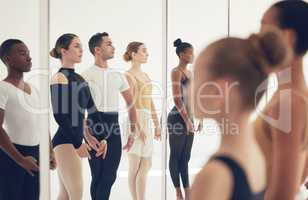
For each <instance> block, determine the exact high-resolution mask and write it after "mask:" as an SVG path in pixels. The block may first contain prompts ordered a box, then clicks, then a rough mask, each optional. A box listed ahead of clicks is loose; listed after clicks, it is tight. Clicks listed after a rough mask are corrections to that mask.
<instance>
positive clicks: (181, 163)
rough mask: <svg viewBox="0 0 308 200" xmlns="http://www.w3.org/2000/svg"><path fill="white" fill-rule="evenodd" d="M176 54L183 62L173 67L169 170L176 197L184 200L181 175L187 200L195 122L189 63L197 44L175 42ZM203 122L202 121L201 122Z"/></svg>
mask: <svg viewBox="0 0 308 200" xmlns="http://www.w3.org/2000/svg"><path fill="white" fill-rule="evenodd" d="M174 46H175V47H176V54H177V56H178V57H179V65H178V66H177V67H175V68H174V69H173V70H172V74H171V79H172V93H173V100H174V103H175V106H174V107H173V108H172V110H171V111H170V113H169V114H168V119H167V121H168V132H169V146H170V159H169V170H170V175H171V179H172V182H173V185H174V187H175V189H176V198H177V199H179V200H180V199H183V194H182V191H181V186H180V178H181V179H182V184H183V187H184V190H185V199H186V200H188V199H189V190H190V185H189V172H188V162H189V160H190V154H191V149H192V145H193V140H194V132H195V128H194V124H193V119H192V113H191V108H190V107H191V105H189V96H190V89H189V82H190V81H191V76H192V75H191V71H190V70H189V69H187V65H188V64H190V63H192V62H193V57H194V55H193V50H194V49H193V46H192V45H191V44H189V43H186V42H182V41H181V39H177V40H175V41H174ZM200 124H201V123H200ZM200 129H201V126H199V127H198V131H199V130H200Z"/></svg>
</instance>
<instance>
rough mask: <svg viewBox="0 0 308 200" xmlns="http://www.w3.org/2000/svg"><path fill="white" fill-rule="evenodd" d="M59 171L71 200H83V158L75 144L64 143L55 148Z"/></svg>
mask: <svg viewBox="0 0 308 200" xmlns="http://www.w3.org/2000/svg"><path fill="white" fill-rule="evenodd" d="M55 157H56V162H57V164H58V173H59V176H60V178H61V180H62V183H63V185H64V187H65V189H66V191H67V193H68V196H69V199H70V200H81V199H82V193H83V183H82V169H81V159H80V158H79V156H78V155H77V153H76V151H75V149H74V147H73V145H71V144H62V145H59V146H57V147H56V148H55Z"/></svg>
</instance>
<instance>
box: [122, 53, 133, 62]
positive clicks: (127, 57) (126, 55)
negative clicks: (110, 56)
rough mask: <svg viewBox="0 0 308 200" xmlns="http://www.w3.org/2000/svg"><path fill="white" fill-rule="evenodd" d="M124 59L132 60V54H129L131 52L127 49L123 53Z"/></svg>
mask: <svg viewBox="0 0 308 200" xmlns="http://www.w3.org/2000/svg"><path fill="white" fill-rule="evenodd" d="M123 59H124V60H125V61H126V62H129V61H131V59H132V58H131V56H130V55H129V53H128V52H127V51H126V52H125V53H124V55H123Z"/></svg>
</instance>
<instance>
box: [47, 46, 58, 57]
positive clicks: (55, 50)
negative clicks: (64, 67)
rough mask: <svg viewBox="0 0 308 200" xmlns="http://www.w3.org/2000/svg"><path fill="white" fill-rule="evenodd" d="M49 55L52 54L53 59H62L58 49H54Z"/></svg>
mask: <svg viewBox="0 0 308 200" xmlns="http://www.w3.org/2000/svg"><path fill="white" fill-rule="evenodd" d="M49 54H50V56H51V57H53V58H60V55H59V54H58V52H57V49H56V48H53V49H52V50H51V51H50V53H49Z"/></svg>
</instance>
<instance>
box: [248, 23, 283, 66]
mask: <svg viewBox="0 0 308 200" xmlns="http://www.w3.org/2000/svg"><path fill="white" fill-rule="evenodd" d="M248 40H249V41H250V42H251V43H252V45H253V46H254V47H255V49H256V50H257V51H258V52H259V55H260V57H259V58H260V59H261V62H263V64H262V65H265V67H267V68H274V67H276V66H280V65H284V64H285V63H286V61H287V60H288V59H287V58H289V52H288V49H287V46H286V43H285V41H284V39H283V36H282V33H281V32H280V31H279V30H278V29H273V28H271V29H268V30H265V31H262V32H261V33H259V34H252V35H251V36H250V37H249V38H248Z"/></svg>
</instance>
